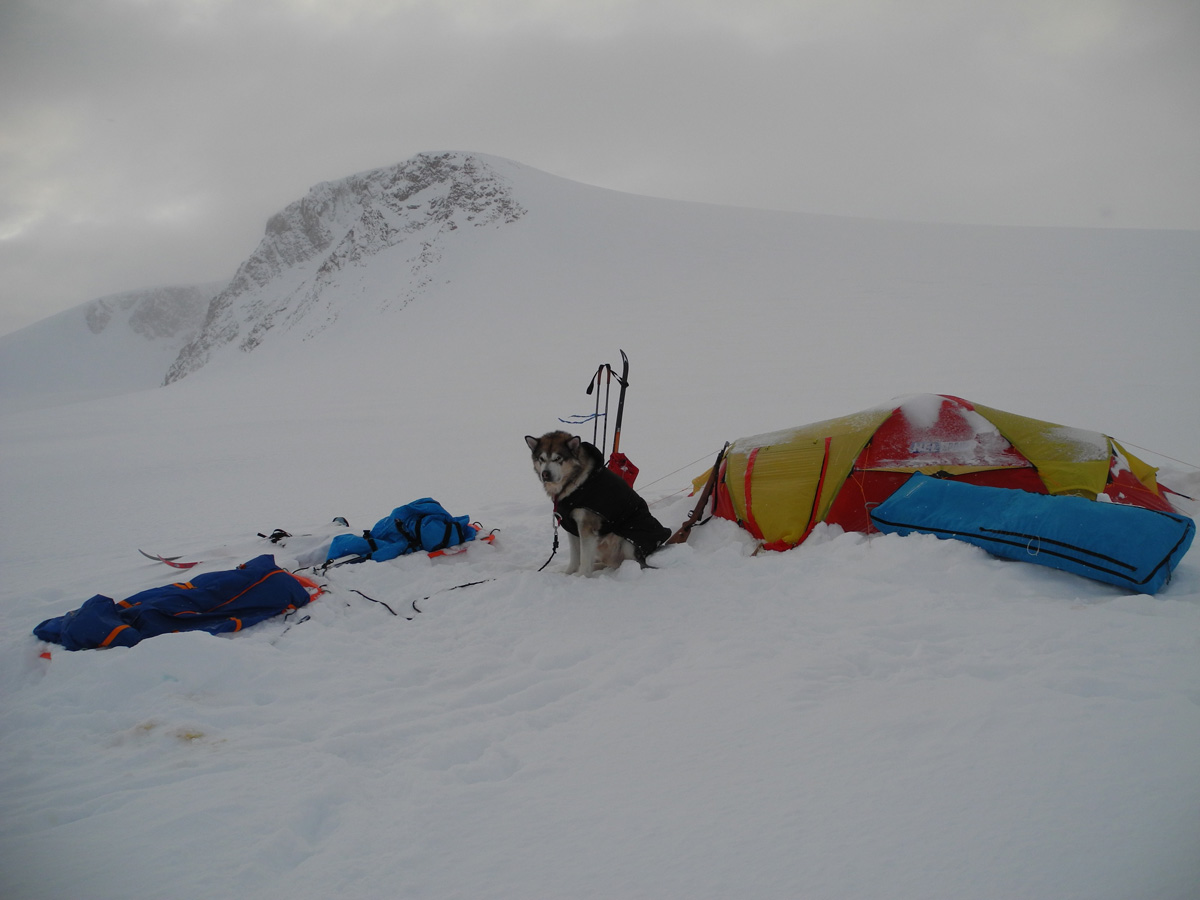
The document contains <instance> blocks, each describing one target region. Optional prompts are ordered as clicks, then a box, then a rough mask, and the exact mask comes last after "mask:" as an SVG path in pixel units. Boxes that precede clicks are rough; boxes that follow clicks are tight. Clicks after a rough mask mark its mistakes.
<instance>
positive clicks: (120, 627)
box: [100, 625, 129, 647]
mask: <svg viewBox="0 0 1200 900" xmlns="http://www.w3.org/2000/svg"><path fill="white" fill-rule="evenodd" d="M128 627H129V626H128V625H118V626H117V627H116V628H114V629H113V630H112V631H110V632H109V633H108V637H106V638H105V639H104V640H103V641H101V642H100V646H101V647H107V646H108V645H109V644H111V643H112V642H113V638H115V637H116V636H117V635H118V634H120V633H121V632H122V631H124V630H125V629H126V628H128Z"/></svg>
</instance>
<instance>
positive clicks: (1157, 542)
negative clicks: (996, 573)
mask: <svg viewBox="0 0 1200 900" xmlns="http://www.w3.org/2000/svg"><path fill="white" fill-rule="evenodd" d="M871 523H872V524H873V525H874V526H875V527H876V528H878V529H879V530H880V531H882V532H884V533H885V534H902V535H903V534H910V533H911V532H914V531H916V532H920V533H922V534H932V535H935V536H937V537H939V538H954V539H955V540H960V541H966V542H967V543H969V544H975V545H976V546H978V547H982V548H983V549H984V550H987V551H988V552H989V553H991V554H993V555H995V556H1000V557H1003V558H1005V559H1016V560H1023V561H1024V562H1031V563H1037V564H1039V565H1043V566H1050V567H1051V568H1054V569H1062V570H1063V571H1066V572H1073V573H1074V574H1076V575H1083V576H1084V577H1086V578H1092V579H1095V580H1096V581H1103V582H1105V583H1107V584H1114V585H1117V586H1118V587H1122V588H1127V589H1128V590H1131V591H1135V592H1138V593H1143V594H1154V593H1157V592H1158V591H1159V590H1160V589H1161V588H1162V587H1163V585H1165V584H1166V583H1167V582H1168V581H1169V580H1170V578H1171V572H1172V571H1173V570H1174V568H1175V566H1176V565H1178V563H1179V561H1180V560H1181V559H1183V555H1184V554H1185V553H1187V551H1188V548H1189V547H1190V546H1191V544H1192V539H1193V538H1194V537H1195V534H1196V523H1195V522H1193V521H1192V520H1191V519H1189V518H1188V517H1187V516H1181V515H1178V514H1174V513H1165V512H1155V511H1154V510H1149V509H1142V508H1141V507H1138V506H1123V505H1120V504H1115V503H1097V502H1096V501H1094V500H1088V499H1086V498H1083V497H1066V496H1050V495H1047V494H1031V493H1028V492H1026V491H1016V490H1011V489H1008V488H993V487H980V486H979V485H972V484H963V483H962V482H956V481H947V480H943V479H939V478H931V477H930V476H928V475H921V474H916V475H913V477H912V478H910V479H909V480H908V481H907V482H905V483H904V485H903V486H902V487H901V488H900V489H899V490H897V491H896V492H895V493H894V494H892V495H891V496H890V497H889V498H888V499H887V500H885V501H884V502H883V503H881V504H880V505H879V506H877V507H876V508H875V510H874V511H873V512H872V513H871Z"/></svg>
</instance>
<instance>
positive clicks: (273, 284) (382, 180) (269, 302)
mask: <svg viewBox="0 0 1200 900" xmlns="http://www.w3.org/2000/svg"><path fill="white" fill-rule="evenodd" d="M524 213H525V209H524V208H523V207H522V206H521V205H520V204H519V203H517V202H516V200H515V199H514V198H513V196H512V194H511V192H510V189H509V184H508V182H507V180H506V179H505V178H504V177H503V176H502V175H500V174H499V173H498V172H497V171H496V170H495V168H494V167H493V166H492V165H490V164H489V163H488V162H487V161H485V160H484V159H481V158H480V157H478V156H474V155H471V154H466V153H440V154H432V153H424V154H420V155H418V156H415V157H413V158H412V159H410V160H408V161H407V162H405V163H402V164H400V165H398V166H393V167H389V168H384V169H376V170H374V171H370V172H364V173H361V174H358V175H353V176H351V177H349V178H345V179H343V180H341V181H333V182H325V183H322V184H318V185H317V186H316V187H314V188H313V189H312V190H310V191H309V193H308V196H306V197H305V198H304V199H302V200H299V201H297V202H295V203H293V204H291V205H290V206H288V207H287V208H286V209H285V210H283V211H282V212H280V213H278V214H277V215H275V216H272V217H271V219H270V220H269V221H268V222H267V227H266V234H265V235H264V237H263V239H262V242H261V243H260V244H259V246H258V248H257V249H256V250H255V251H254V253H253V254H252V255H251V256H250V258H249V259H247V260H246V261H245V262H244V263H243V264H242V265H241V267H240V268H239V270H238V272H237V275H236V276H234V279H233V281H232V282H230V284H229V286H228V287H227V288H226V289H225V290H224V291H223V292H222V293H221V294H220V295H219V296H217V297H215V298H214V299H213V301H212V303H211V304H210V306H209V309H208V315H207V317H206V319H205V323H204V327H203V330H202V331H201V333H200V334H199V335H198V336H197V337H196V339H195V340H193V341H191V342H190V343H188V344H187V346H185V347H184V348H183V350H182V351H181V352H180V353H179V356H178V358H177V359H176V360H175V362H174V364H173V365H172V366H171V368H170V370H169V371H168V372H167V376H166V383H168V384H169V383H170V382H172V381H176V380H178V379H180V378H182V377H184V376H185V375H187V374H188V373H190V372H194V371H195V370H197V369H199V368H200V367H201V366H203V365H205V364H206V363H207V362H208V361H209V359H210V358H211V356H212V354H213V353H214V352H215V351H217V350H219V349H220V348H222V347H225V346H227V345H233V346H236V347H238V348H239V349H241V350H244V351H249V350H253V349H254V348H255V347H257V346H258V345H259V344H260V343H262V341H263V340H264V339H265V338H266V336H267V334H268V333H269V332H270V331H272V330H274V329H280V328H284V329H290V328H294V327H298V326H299V327H303V328H304V329H305V335H306V336H309V335H312V334H316V333H317V332H319V331H322V330H324V329H325V328H327V327H329V325H331V324H332V323H333V322H334V321H335V320H336V319H337V318H338V316H339V315H340V314H341V313H342V312H343V311H344V309H343V306H344V304H345V303H346V302H347V297H348V296H350V292H348V291H346V290H344V288H345V287H347V284H346V282H347V281H349V280H350V278H349V276H348V275H347V273H348V271H349V270H353V269H356V268H361V269H363V270H365V263H366V262H368V261H369V260H371V259H372V258H374V257H377V256H379V255H380V254H386V255H387V256H388V257H389V262H392V263H393V264H395V265H398V266H400V267H401V268H402V269H403V270H404V271H405V273H406V277H405V279H403V280H402V281H399V282H397V284H398V287H397V288H396V289H395V290H397V291H399V293H390V294H389V293H387V292H383V293H381V292H378V291H374V292H369V293H368V296H371V297H372V300H373V301H374V302H377V303H378V304H379V306H380V308H386V307H388V306H392V305H394V304H395V303H397V302H398V303H400V305H405V304H407V303H409V302H410V301H411V300H413V299H414V298H415V297H416V296H417V295H419V294H420V292H421V290H422V288H423V287H424V286H425V285H426V284H428V283H429V280H430V277H431V274H430V270H431V269H432V268H433V267H435V266H436V265H437V263H438V262H439V261H440V259H441V247H442V242H443V241H444V240H445V238H446V236H447V235H448V234H450V233H452V232H454V231H456V230H457V229H459V228H465V227H468V226H470V227H474V228H480V227H486V226H500V225H504V224H509V223H512V222H515V221H516V220H517V219H519V218H520V217H521V216H522V215H524ZM360 274H361V275H362V276H363V277H365V272H362V273H360ZM334 287H339V288H341V290H331V288H334ZM361 293H362V292H360V295H361Z"/></svg>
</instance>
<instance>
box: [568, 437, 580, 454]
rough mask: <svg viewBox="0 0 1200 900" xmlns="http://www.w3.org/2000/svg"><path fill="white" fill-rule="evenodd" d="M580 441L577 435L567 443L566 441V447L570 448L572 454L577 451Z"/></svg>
mask: <svg viewBox="0 0 1200 900" xmlns="http://www.w3.org/2000/svg"><path fill="white" fill-rule="evenodd" d="M580 441H582V438H580V437H579V435H575V436H574V437H572V438H571V439H570V440H569V441H567V446H568V447H570V448H571V452H572V453H574V452H575V451H576V450H578V449H579V444H580Z"/></svg>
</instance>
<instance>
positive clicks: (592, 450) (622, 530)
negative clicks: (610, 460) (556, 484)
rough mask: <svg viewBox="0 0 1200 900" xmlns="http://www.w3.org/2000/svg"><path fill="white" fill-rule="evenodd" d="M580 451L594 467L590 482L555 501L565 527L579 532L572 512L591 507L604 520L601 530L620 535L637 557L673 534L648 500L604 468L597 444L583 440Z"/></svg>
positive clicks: (576, 532)
mask: <svg viewBox="0 0 1200 900" xmlns="http://www.w3.org/2000/svg"><path fill="white" fill-rule="evenodd" d="M579 452H580V454H585V455H587V456H588V457H589V458H590V459H591V461H592V462H593V464H594V468H593V469H592V474H591V475H589V476H588V478H587V481H585V482H584V483H583V484H581V485H579V487H577V488H575V490H573V491H571V493H569V494H567V496H565V497H560V498H559V499H558V501H557V502H556V503H555V504H554V512H555V514H556V515H557V516H558V518H559V521H560V522H561V523H562V527H563V529H564V530H566V531H567V532H569V533H571V534H575V535H577V534H578V533H579V531H578V529H577V527H576V525H575V520H574V519H573V518H571V511H572V510H575V509H590V510H591V511H592V512H594V513H596V514H597V515H599V516H600V517H601V518H603V519H604V526H603V528H602V531H601V533H603V534H610V533H611V534H619V535H620V536H621V537H623V538H625V540H627V541H629V542H630V543H632V544H633V546H634V547H636V548H637V552H638V557H639V558H640V559H643V560H644V559H645V558H646V557H647V556H649V555H650V554H651V553H653V552H654V551H655V550H657V549H658V548H659V547H661V546H662V544H663V542H664V541H665V540H666V539H667V538H669V537H670V536H671V529H669V528H665V527H663V525H662V523H660V522H659V521H658V519H656V518H654V516H653V515H652V514H651V512H650V507H649V506H647V505H646V501H645V500H643V499H642V498H641V497H639V496H638V494H637V492H636V491H634V489H633V488H631V487H630V486H629V485H628V484H626V483H625V479H624V478H622V477H621V476H620V475H618V474H617V473H616V472H613V471H611V470H609V469H607V468H605V465H604V456H603V454H601V453H600V450H599V449H598V448H597V447H596V446H595V445H594V444H589V443H588V442H587V441H583V442H581V443H580V445H579Z"/></svg>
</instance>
